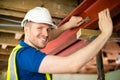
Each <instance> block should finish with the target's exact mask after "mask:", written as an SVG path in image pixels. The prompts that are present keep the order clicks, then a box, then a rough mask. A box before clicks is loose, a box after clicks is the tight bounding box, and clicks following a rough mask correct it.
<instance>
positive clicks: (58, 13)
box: [0, 0, 77, 18]
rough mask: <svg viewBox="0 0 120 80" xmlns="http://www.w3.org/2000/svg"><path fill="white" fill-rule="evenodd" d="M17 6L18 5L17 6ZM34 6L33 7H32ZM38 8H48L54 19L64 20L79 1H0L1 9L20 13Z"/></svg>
mask: <svg viewBox="0 0 120 80" xmlns="http://www.w3.org/2000/svg"><path fill="white" fill-rule="evenodd" d="M13 2H14V3H15V4H17V5H15V4H14V3H13ZM30 4H32V5H30ZM36 6H44V7H46V8H48V9H49V10H50V12H51V14H52V16H54V17H60V18H64V17H65V16H66V15H68V14H69V13H70V12H71V11H72V10H73V9H74V8H75V7H76V6H77V1H73V0H69V1H68V0H60V1H59V0H54V1H50V0H36V1H34V0H11V1H10V0H2V1H1V0H0V8H3V9H8V10H13V11H18V12H27V11H28V10H30V9H31V8H34V7H36Z"/></svg>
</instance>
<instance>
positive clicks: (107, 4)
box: [43, 0, 120, 54]
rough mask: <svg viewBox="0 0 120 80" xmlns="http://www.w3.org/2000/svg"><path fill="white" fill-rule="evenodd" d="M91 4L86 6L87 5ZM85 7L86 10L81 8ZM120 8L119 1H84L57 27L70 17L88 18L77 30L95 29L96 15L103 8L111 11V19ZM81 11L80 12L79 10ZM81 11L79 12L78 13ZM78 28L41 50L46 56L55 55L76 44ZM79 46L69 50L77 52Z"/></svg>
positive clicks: (67, 32) (119, 11) (65, 33)
mask: <svg viewBox="0 0 120 80" xmlns="http://www.w3.org/2000/svg"><path fill="white" fill-rule="evenodd" d="M92 1H93V2H92ZM89 2H90V3H91V4H89V5H88V6H85V5H87V3H89ZM83 6H85V7H86V8H83ZM119 7H120V0H97V1H96V0H84V1H83V3H82V4H80V5H79V6H78V7H77V8H76V9H75V10H73V12H71V14H70V15H68V17H66V18H65V19H64V20H63V21H62V22H61V23H60V24H59V25H62V24H63V23H64V22H66V21H67V20H68V19H69V18H70V17H71V16H72V15H77V16H82V17H86V16H89V17H90V21H89V22H88V23H84V24H83V25H81V26H80V27H79V28H92V29H95V28H97V27H98V26H97V21H98V17H97V14H98V12H100V11H101V10H103V9H105V8H109V9H110V11H111V15H112V17H114V16H116V15H117V14H119V13H120V10H119ZM81 9H82V10H81ZM79 10H81V11H79ZM79 28H75V29H72V30H67V31H65V32H64V33H63V34H62V35H61V36H60V37H58V38H57V39H56V40H53V41H51V42H50V43H48V45H47V47H46V48H45V49H44V50H43V51H44V52H45V53H47V54H57V53H59V52H60V51H61V50H63V49H64V48H66V47H68V46H69V45H71V44H72V43H74V42H76V41H77V40H76V32H77V31H78V30H79ZM80 44H81V43H76V45H80ZM78 47H79V46H77V47H76V49H71V50H72V51H74V50H77V49H78ZM64 54H68V51H66V52H64Z"/></svg>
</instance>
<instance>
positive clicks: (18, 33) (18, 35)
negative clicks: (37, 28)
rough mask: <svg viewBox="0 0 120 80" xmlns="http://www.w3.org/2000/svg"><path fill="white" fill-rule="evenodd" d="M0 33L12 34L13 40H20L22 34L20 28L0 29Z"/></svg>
mask: <svg viewBox="0 0 120 80" xmlns="http://www.w3.org/2000/svg"><path fill="white" fill-rule="evenodd" d="M0 32H5V33H14V34H15V39H21V38H22V36H23V34H24V32H23V28H22V27H2V26H1V27H0Z"/></svg>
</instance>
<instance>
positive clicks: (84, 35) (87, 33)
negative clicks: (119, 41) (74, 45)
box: [76, 28, 118, 40]
mask: <svg viewBox="0 0 120 80" xmlns="http://www.w3.org/2000/svg"><path fill="white" fill-rule="evenodd" d="M100 33H101V32H100V31H99V30H92V29H82V28H81V29H79V31H78V32H77V34H76V37H77V39H81V40H85V39H89V38H92V37H97V36H98V35H99V34H100ZM111 38H118V37H117V34H115V33H113V34H112V36H111Z"/></svg>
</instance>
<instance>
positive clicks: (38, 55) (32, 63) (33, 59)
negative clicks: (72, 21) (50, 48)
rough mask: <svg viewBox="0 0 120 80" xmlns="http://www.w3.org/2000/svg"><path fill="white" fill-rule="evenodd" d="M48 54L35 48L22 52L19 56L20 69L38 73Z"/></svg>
mask: <svg viewBox="0 0 120 80" xmlns="http://www.w3.org/2000/svg"><path fill="white" fill-rule="evenodd" d="M45 56H46V54H44V53H42V52H41V51H39V50H36V49H34V48H27V49H23V50H21V51H20V52H19V53H18V55H17V63H18V66H19V68H21V69H23V70H27V71H30V72H38V70H39V66H40V65H41V62H42V60H43V59H44V57H45Z"/></svg>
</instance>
